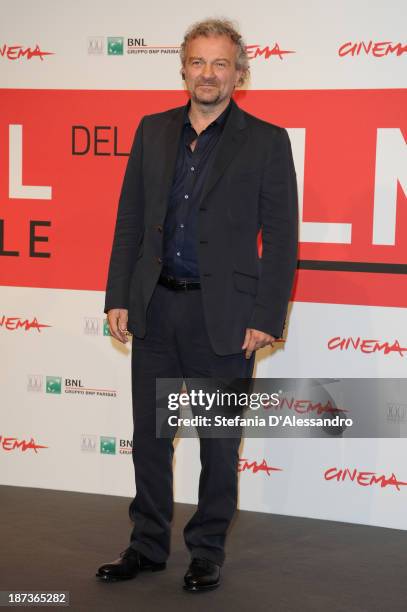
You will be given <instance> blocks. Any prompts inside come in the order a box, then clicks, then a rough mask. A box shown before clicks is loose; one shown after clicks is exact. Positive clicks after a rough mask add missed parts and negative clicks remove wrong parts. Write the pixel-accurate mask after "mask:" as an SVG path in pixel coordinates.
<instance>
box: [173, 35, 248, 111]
mask: <svg viewBox="0 0 407 612" xmlns="http://www.w3.org/2000/svg"><path fill="white" fill-rule="evenodd" d="M236 53H237V47H236V45H235V44H234V42H232V41H231V40H230V38H229V37H228V36H224V35H222V36H208V37H206V36H199V37H198V38H194V39H193V40H190V41H189V43H188V44H187V48H186V58H185V65H184V67H183V69H182V70H183V72H184V73H185V83H186V86H187V88H188V90H189V92H190V93H191V98H192V100H194V102H197V103H199V104H205V105H208V106H210V105H213V106H216V105H218V104H219V103H221V102H222V101H223V100H227V99H229V98H230V96H231V95H232V93H233V89H234V87H235V85H237V83H238V81H239V78H240V76H241V74H242V73H241V71H240V70H236Z"/></svg>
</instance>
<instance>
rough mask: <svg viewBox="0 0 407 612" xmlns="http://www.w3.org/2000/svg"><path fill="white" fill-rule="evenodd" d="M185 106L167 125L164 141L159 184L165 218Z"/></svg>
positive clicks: (161, 205)
mask: <svg viewBox="0 0 407 612" xmlns="http://www.w3.org/2000/svg"><path fill="white" fill-rule="evenodd" d="M184 108H185V107H184V106H181V107H179V108H178V109H177V112H175V113H174V114H173V115H172V116H171V118H170V119H169V121H168V124H167V125H166V126H165V128H164V130H165V133H164V136H163V139H162V142H163V155H162V157H161V160H162V163H163V170H162V175H161V177H162V178H161V181H160V185H159V192H160V198H159V207H160V216H161V218H162V219H164V217H165V214H166V212H167V205H168V197H169V193H170V189H171V185H172V179H173V177H174V172H175V162H176V159H177V152H178V144H179V138H180V136H181V129H182V122H183V117H184ZM154 161H155V163H156V164H158V163H159V161H160V159H159V158H158V159H156V160H154Z"/></svg>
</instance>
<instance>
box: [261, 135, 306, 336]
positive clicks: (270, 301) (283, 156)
mask: <svg viewBox="0 0 407 612" xmlns="http://www.w3.org/2000/svg"><path fill="white" fill-rule="evenodd" d="M259 206H260V225H261V228H262V241H263V253H262V258H261V266H260V278H259V283H258V291H257V296H256V301H255V306H254V310H253V313H252V317H251V320H250V323H249V327H250V328H253V329H258V330H259V331H263V332H266V333H268V334H270V335H272V336H274V337H276V338H281V336H282V334H283V330H284V325H285V318H286V315H287V307H288V302H289V299H290V295H291V290H292V287H293V282H294V275H295V271H296V267H297V245H298V195H297V179H296V173H295V168H294V161H293V156H292V151H291V143H290V139H289V136H288V133H287V130H285V129H284V128H280V129H279V133H278V135H277V138H276V142H275V144H274V145H273V147H272V150H271V151H270V155H269V157H268V159H267V161H266V164H265V166H264V173H263V179H262V188H261V193H260V205H259Z"/></svg>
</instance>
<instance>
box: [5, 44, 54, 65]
mask: <svg viewBox="0 0 407 612" xmlns="http://www.w3.org/2000/svg"><path fill="white" fill-rule="evenodd" d="M47 55H55V53H52V52H51V51H42V50H41V48H40V46H39V45H38V44H36V45H35V47H34V49H32V48H31V47H23V46H22V45H7V44H3V45H0V57H3V58H4V59H8V60H12V61H15V60H20V59H24V58H25V59H26V60H30V59H32V58H33V57H39V58H40V60H41V61H42V62H43V61H44V57H46V56H47Z"/></svg>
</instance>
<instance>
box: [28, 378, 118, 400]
mask: <svg viewBox="0 0 407 612" xmlns="http://www.w3.org/2000/svg"><path fill="white" fill-rule="evenodd" d="M27 391H30V392H34V393H38V392H44V391H45V393H47V394H49V395H62V394H68V395H82V396H87V397H89V396H93V397H95V396H96V397H114V398H115V397H117V394H118V392H117V390H116V389H102V388H97V387H87V386H85V384H84V383H83V381H82V379H81V378H63V377H62V376H45V386H44V377H43V376H42V374H29V375H28V382H27Z"/></svg>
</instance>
